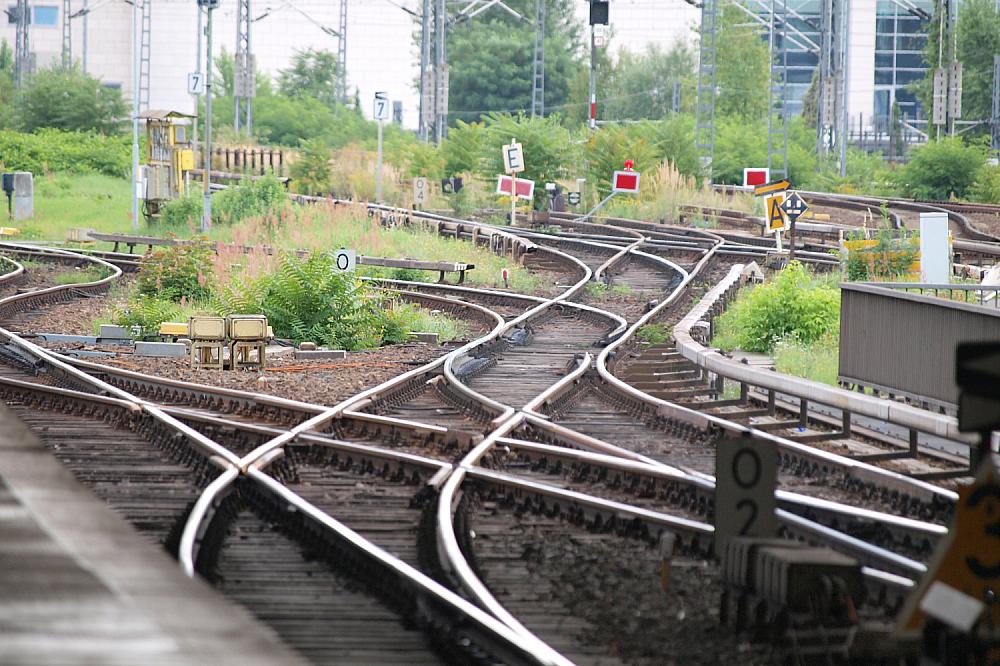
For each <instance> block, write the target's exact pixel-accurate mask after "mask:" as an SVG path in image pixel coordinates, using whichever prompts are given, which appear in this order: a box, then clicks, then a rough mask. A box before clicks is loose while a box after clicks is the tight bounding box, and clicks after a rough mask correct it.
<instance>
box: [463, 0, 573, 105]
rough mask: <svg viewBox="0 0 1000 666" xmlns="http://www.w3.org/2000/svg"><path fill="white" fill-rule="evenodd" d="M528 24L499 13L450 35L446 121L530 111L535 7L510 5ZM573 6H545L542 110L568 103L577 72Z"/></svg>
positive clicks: (560, 2)
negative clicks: (496, 112)
mask: <svg viewBox="0 0 1000 666" xmlns="http://www.w3.org/2000/svg"><path fill="white" fill-rule="evenodd" d="M507 4H508V5H509V6H510V7H511V8H513V9H514V10H516V11H518V12H520V13H521V15H522V16H525V17H527V18H529V19H532V20H531V21H530V22H527V23H526V22H524V21H521V20H519V19H517V18H515V17H514V16H512V15H510V14H508V13H507V12H504V11H502V10H499V9H491V10H490V11H488V12H486V13H483V14H480V15H479V16H477V17H476V18H474V19H471V20H469V21H466V22H463V23H457V24H455V25H453V26H452V28H451V29H450V30H449V32H448V64H449V87H448V91H449V92H448V94H449V107H450V109H453V111H452V110H450V112H449V118H450V119H451V120H455V119H461V120H466V121H475V120H477V119H479V117H480V116H482V115H485V114H486V113H489V112H490V111H498V112H510V113H518V112H526V111H527V110H529V109H530V108H531V88H532V86H531V69H532V59H533V53H534V40H535V30H534V21H533V19H534V16H535V3H534V2H533V1H532V0H508V2H507ZM574 4H575V3H574V2H572V0H547V5H546V12H545V32H546V35H545V106H546V108H551V109H554V108H557V107H559V106H560V105H562V104H563V103H564V102H565V101H566V99H567V93H568V91H569V86H568V84H569V79H570V78H571V77H572V75H573V73H574V71H575V69H576V61H575V54H576V53H577V52H578V51H579V45H580V40H579V32H580V31H579V26H578V25H577V23H576V19H575V13H574V11H573V10H574Z"/></svg>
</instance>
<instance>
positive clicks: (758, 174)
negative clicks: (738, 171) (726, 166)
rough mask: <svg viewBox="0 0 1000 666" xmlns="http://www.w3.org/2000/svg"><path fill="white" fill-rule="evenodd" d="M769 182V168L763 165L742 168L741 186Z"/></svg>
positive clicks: (752, 185)
mask: <svg viewBox="0 0 1000 666" xmlns="http://www.w3.org/2000/svg"><path fill="white" fill-rule="evenodd" d="M770 182H771V170H770V169H768V168H766V167H763V168H757V169H743V187H754V186H755V185H764V184H766V183H770Z"/></svg>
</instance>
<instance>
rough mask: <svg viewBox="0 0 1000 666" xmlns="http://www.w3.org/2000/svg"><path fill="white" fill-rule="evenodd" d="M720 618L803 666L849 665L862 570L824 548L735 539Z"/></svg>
mask: <svg viewBox="0 0 1000 666" xmlns="http://www.w3.org/2000/svg"><path fill="white" fill-rule="evenodd" d="M722 580H723V596H722V603H721V607H720V612H719V617H720V619H721V621H722V622H728V621H729V620H730V610H731V606H733V605H734V604H735V615H734V616H733V618H732V620H733V624H734V626H735V628H736V629H737V630H738V631H742V630H745V629H749V630H751V631H752V632H753V635H754V636H755V638H756V639H757V640H771V641H773V642H780V643H782V644H784V645H787V646H788V647H789V648H790V649H791V651H792V652H793V653H794V655H795V657H796V658H797V659H799V660H800V661H803V662H810V661H812V660H818V661H821V662H823V663H827V662H828V661H830V660H833V659H847V658H849V652H850V649H851V646H852V644H853V642H854V639H855V635H856V634H857V631H858V628H859V623H858V610H857V609H858V608H859V607H860V606H861V605H862V604H863V603H864V601H865V586H864V580H863V578H862V574H861V566H860V564H858V562H857V561H856V560H854V559H852V558H850V557H847V556H845V555H841V554H840V553H837V552H834V551H832V550H829V549H827V548H814V547H811V546H807V545H806V544H802V543H798V542H795V541H789V540H783V539H761V538H747V537H737V538H734V539H732V540H730V542H729V543H728V544H727V546H726V549H725V550H724V551H723V553H722Z"/></svg>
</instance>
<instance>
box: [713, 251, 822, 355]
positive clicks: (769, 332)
mask: <svg viewBox="0 0 1000 666" xmlns="http://www.w3.org/2000/svg"><path fill="white" fill-rule="evenodd" d="M839 322H840V293H839V291H838V290H837V289H836V288H834V287H830V286H826V285H824V284H822V283H818V282H816V281H814V280H813V279H812V277H811V275H810V273H809V271H808V270H807V269H806V268H805V267H804V266H803V265H802V264H800V263H799V262H797V261H793V262H791V263H790V264H788V266H787V267H786V268H785V269H784V270H783V271H781V273H779V274H778V275H777V277H775V278H774V279H772V280H770V281H769V282H767V283H765V284H763V285H761V286H758V287H754V288H748V289H744V290H743V291H742V292H741V293H740V296H739V298H738V299H737V300H736V302H735V303H734V304H733V305H732V306H731V307H730V308H729V309H728V310H727V311H726V312H725V313H723V314H722V315H720V316H719V317H718V318H717V319H716V321H715V323H716V326H717V329H718V331H719V335H718V336H717V337H716V339H715V340H714V341H713V343H714V344H716V345H717V346H719V347H721V348H724V349H735V348H739V349H742V350H743V351H750V352H764V353H769V352H771V351H772V350H773V349H774V345H775V344H776V343H777V342H778V341H780V340H784V339H786V338H789V337H791V338H794V339H796V340H798V341H799V342H802V343H807V344H808V343H811V342H815V341H816V340H818V339H819V338H820V337H822V336H823V335H824V334H827V333H831V332H832V331H834V330H836V329H837V327H838V326H839Z"/></svg>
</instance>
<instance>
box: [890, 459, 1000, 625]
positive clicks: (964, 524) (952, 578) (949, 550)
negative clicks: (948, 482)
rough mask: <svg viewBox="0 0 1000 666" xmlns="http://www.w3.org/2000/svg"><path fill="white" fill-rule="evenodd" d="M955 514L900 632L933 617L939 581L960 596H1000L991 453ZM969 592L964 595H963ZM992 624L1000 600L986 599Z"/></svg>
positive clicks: (997, 620) (996, 488) (998, 481)
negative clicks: (930, 610) (932, 594)
mask: <svg viewBox="0 0 1000 666" xmlns="http://www.w3.org/2000/svg"><path fill="white" fill-rule="evenodd" d="M958 495H959V496H958V503H957V504H956V505H955V517H954V518H953V519H952V524H951V528H950V529H949V530H948V534H947V535H946V536H945V537H943V538H942V540H941V541H940V542H939V543H938V545H937V548H936V549H935V551H934V557H933V558H932V559H931V563H930V564H929V565H928V567H927V573H926V574H924V577H923V578H922V579H921V581H920V583H919V584H918V585H917V586H916V588H915V589H914V590H913V592H912V593H911V594H910V596H909V597H908V598H907V600H906V603H905V604H903V609H902V610H901V611H900V613H899V616H898V617H897V618H896V631H897V632H899V633H912V632H919V631H920V630H921V629H922V628H923V625H924V621H925V620H926V619H927V613H926V612H925V610H924V609H925V608H927V606H926V604H925V603H924V602H925V601H926V600H925V597H926V596H928V590H929V589H930V588H931V586H932V585H934V584H935V583H937V584H939V585H938V587H941V586H942V585H943V586H947V587H946V589H947V588H950V592H951V593H952V594H955V593H958V594H955V596H957V597H961V598H968V599H969V600H970V601H978V602H986V601H987V597H988V596H989V595H990V593H991V592H992V594H993V595H996V596H997V597H1000V475H998V474H997V470H996V469H995V468H994V467H993V461H992V456H990V455H986V456H985V457H984V460H983V463H982V465H980V467H979V472H978V473H977V474H976V480H975V481H974V482H973V483H972V484H971V485H968V486H965V487H964V488H962V489H961V490H959V493H958ZM963 595H964V596H963ZM983 614H984V615H992V620H991V619H989V618H986V619H985V620H983V619H982V618H980V621H985V622H986V623H987V626H989V625H990V624H991V623H992V626H998V625H1000V604H989V603H987V604H986V605H985V609H984V611H983Z"/></svg>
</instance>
